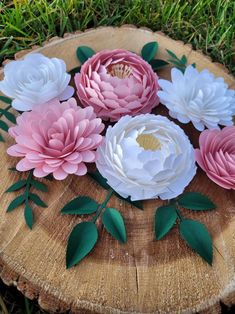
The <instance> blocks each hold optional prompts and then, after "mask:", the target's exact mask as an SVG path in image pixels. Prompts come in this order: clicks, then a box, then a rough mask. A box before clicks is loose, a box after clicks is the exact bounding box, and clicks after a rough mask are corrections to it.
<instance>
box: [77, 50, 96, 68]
mask: <svg viewBox="0 0 235 314" xmlns="http://www.w3.org/2000/svg"><path fill="white" fill-rule="evenodd" d="M94 54H95V51H94V50H93V49H91V48H90V47H87V46H80V47H78V48H77V57H78V60H79V61H80V62H81V64H83V63H84V62H86V61H87V60H88V59H89V58H90V57H92V56H93V55H94Z"/></svg>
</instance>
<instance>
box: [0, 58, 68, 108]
mask: <svg viewBox="0 0 235 314" xmlns="http://www.w3.org/2000/svg"><path fill="white" fill-rule="evenodd" d="M4 75H5V77H4V80H2V81H0V91H1V92H2V93H4V94H5V95H6V96H8V97H11V98H13V99H14V100H13V102H12V107H14V108H15V109H17V110H19V111H28V110H31V109H33V107H35V106H38V105H41V104H43V103H46V102H48V101H49V100H52V99H53V98H58V99H59V100H67V99H68V98H70V97H71V96H72V95H73V93H74V89H73V87H71V86H68V84H69V81H70V75H69V74H68V73H66V64H65V62H64V61H63V60H61V59H58V58H47V57H45V56H43V55H42V54H40V53H32V54H29V55H27V56H26V57H25V58H24V59H23V60H19V61H12V62H10V63H8V64H7V65H6V66H5V67H4Z"/></svg>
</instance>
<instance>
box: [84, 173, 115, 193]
mask: <svg viewBox="0 0 235 314" xmlns="http://www.w3.org/2000/svg"><path fill="white" fill-rule="evenodd" d="M88 174H89V176H90V177H91V178H92V179H93V180H95V181H96V182H97V183H99V185H101V186H102V188H104V189H106V190H109V189H110V186H109V185H108V183H107V180H106V179H105V178H104V177H102V175H101V174H100V173H99V171H98V170H96V171H94V172H89V173H88Z"/></svg>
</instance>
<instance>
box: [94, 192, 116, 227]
mask: <svg viewBox="0 0 235 314" xmlns="http://www.w3.org/2000/svg"><path fill="white" fill-rule="evenodd" d="M113 193H114V191H113V189H109V190H108V194H107V195H106V198H105V200H104V201H103V203H102V204H100V206H99V207H98V209H97V211H96V215H95V216H94V217H93V219H92V221H93V222H94V223H95V222H96V220H97V219H98V217H99V216H100V214H101V212H102V209H104V208H105V207H106V205H107V203H108V201H109V200H110V198H111V196H112V195H113Z"/></svg>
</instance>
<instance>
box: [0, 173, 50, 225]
mask: <svg viewBox="0 0 235 314" xmlns="http://www.w3.org/2000/svg"><path fill="white" fill-rule="evenodd" d="M23 188H24V191H23V193H22V194H20V195H19V196H17V197H16V198H15V199H13V200H12V201H11V203H10V204H9V206H8V208H7V210H6V211H7V212H11V211H13V210H14V209H16V208H17V207H18V206H20V205H22V204H24V205H25V209H24V217H25V222H26V224H27V226H28V227H29V228H30V229H32V227H33V223H34V217H33V210H32V207H31V205H30V203H31V202H33V203H34V204H36V205H37V206H40V207H47V205H46V204H45V203H44V202H43V200H42V199H41V198H40V197H39V196H38V195H37V194H35V193H32V192H31V188H34V189H36V190H38V191H42V192H47V190H48V189H47V186H46V185H45V184H44V183H42V182H40V181H38V180H36V179H35V178H34V177H33V170H31V171H29V174H28V177H27V178H26V179H24V180H19V181H17V182H16V183H14V184H12V185H11V186H10V187H9V188H8V189H7V190H6V191H5V192H6V193H9V192H16V191H19V190H21V189H23ZM30 201H31V202H30Z"/></svg>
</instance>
